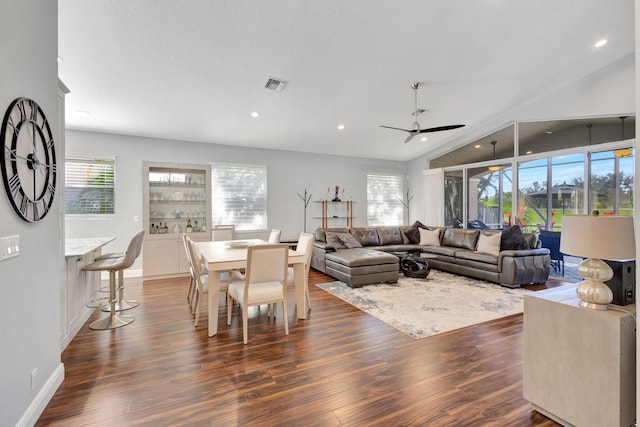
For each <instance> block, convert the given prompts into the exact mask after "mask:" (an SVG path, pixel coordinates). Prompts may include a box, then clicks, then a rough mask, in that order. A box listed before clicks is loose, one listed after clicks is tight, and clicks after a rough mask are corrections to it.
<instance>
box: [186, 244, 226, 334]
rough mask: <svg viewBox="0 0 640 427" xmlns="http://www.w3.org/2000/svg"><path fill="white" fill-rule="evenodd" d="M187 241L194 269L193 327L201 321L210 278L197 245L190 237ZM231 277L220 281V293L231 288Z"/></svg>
mask: <svg viewBox="0 0 640 427" xmlns="http://www.w3.org/2000/svg"><path fill="white" fill-rule="evenodd" d="M186 241H187V246H188V248H189V257H190V258H191V268H193V279H194V284H195V289H194V296H193V300H192V306H193V309H192V311H193V314H194V316H195V320H194V322H193V326H198V321H199V320H200V312H201V311H202V300H203V299H204V298H205V297H206V295H207V292H208V291H209V276H208V274H207V273H205V272H203V271H202V261H201V259H202V257H201V256H200V253H199V252H198V248H196V246H195V243H194V242H193V240H191V239H190V238H189V236H186ZM230 277H231V276H229V275H227V280H221V281H220V282H221V283H220V292H223V291H226V290H227V288H228V287H229V280H228V278H230Z"/></svg>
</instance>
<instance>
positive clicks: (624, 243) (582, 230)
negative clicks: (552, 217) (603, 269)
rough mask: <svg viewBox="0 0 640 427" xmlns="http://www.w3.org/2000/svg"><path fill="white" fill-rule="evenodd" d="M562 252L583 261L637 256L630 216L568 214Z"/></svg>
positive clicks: (561, 245) (563, 229)
mask: <svg viewBox="0 0 640 427" xmlns="http://www.w3.org/2000/svg"><path fill="white" fill-rule="evenodd" d="M560 251H561V252H563V253H565V254H567V255H575V256H579V257H583V258H596V259H610V260H623V259H634V258H635V257H636V243H635V234H634V229H633V218H632V217H630V216H595V215H565V216H564V217H563V218H562V234H561V237H560Z"/></svg>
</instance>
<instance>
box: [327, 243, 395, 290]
mask: <svg viewBox="0 0 640 427" xmlns="http://www.w3.org/2000/svg"><path fill="white" fill-rule="evenodd" d="M326 268H327V274H329V275H330V276H333V277H335V278H336V279H338V280H340V281H342V282H344V283H346V284H347V285H348V286H350V287H352V288H359V287H361V286H363V285H370V284H372V283H382V282H385V283H395V282H397V281H398V271H399V267H398V257H397V256H395V255H391V254H388V253H386V252H381V251H376V250H373V249H365V248H355V249H340V250H337V251H335V252H329V253H327V254H326Z"/></svg>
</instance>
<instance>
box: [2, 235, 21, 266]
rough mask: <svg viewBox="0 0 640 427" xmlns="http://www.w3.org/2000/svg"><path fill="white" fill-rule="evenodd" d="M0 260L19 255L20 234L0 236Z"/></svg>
mask: <svg viewBox="0 0 640 427" xmlns="http://www.w3.org/2000/svg"><path fill="white" fill-rule="evenodd" d="M0 249H1V250H2V252H1V253H0V261H3V260H5V259H9V258H13V257H17V256H18V255H20V236H6V237H0Z"/></svg>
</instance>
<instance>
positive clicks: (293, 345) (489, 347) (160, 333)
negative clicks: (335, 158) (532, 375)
mask: <svg viewBox="0 0 640 427" xmlns="http://www.w3.org/2000/svg"><path fill="white" fill-rule="evenodd" d="M331 280H333V279H331V278H330V277H329V276H326V275H324V274H322V273H320V272H317V271H314V270H312V271H311V274H310V283H311V284H312V285H311V286H310V291H311V298H312V302H313V306H312V310H311V311H310V314H309V317H308V319H306V320H297V319H296V318H295V306H294V301H295V298H294V294H293V289H291V290H290V292H289V308H288V314H289V328H290V335H289V336H285V335H284V326H283V324H282V316H278V317H277V318H276V319H275V320H273V318H271V319H268V318H267V316H266V310H265V309H262V310H259V311H258V310H254V311H253V312H252V313H251V318H250V320H249V344H247V345H244V344H243V343H242V326H241V322H240V318H239V315H238V314H237V313H236V315H235V316H234V319H233V322H232V325H231V326H229V327H227V326H226V308H224V303H223V299H221V300H220V302H221V305H220V313H219V316H220V318H219V322H220V323H221V325H222V327H221V328H220V329H221V330H220V332H219V333H218V335H217V336H215V337H212V338H209V337H207V329H206V328H207V322H206V319H207V314H206V308H205V313H204V314H203V316H202V318H201V321H200V324H199V326H198V327H194V326H193V316H192V315H191V314H190V312H189V308H188V306H187V303H186V291H187V281H186V280H183V279H173V280H162V281H146V282H142V281H140V280H138V281H135V280H131V281H130V283H129V284H128V286H127V289H126V296H127V298H132V299H138V300H139V301H141V305H140V307H138V308H136V309H134V310H131V314H133V315H134V316H135V317H136V320H135V322H133V323H132V324H130V325H128V326H125V327H123V328H118V329H115V330H112V331H92V330H90V329H89V328H88V326H87V325H88V323H89V322H90V321H92V320H95V319H96V318H98V317H101V316H103V315H104V314H103V313H98V312H96V313H94V315H93V317H92V318H91V319H90V320H89V322H87V325H85V327H84V328H83V329H82V330H81V331H80V332H79V333H78V335H77V336H76V337H75V338H74V340H73V341H72V342H71V343H70V344H69V346H68V347H67V349H66V350H65V351H64V352H63V354H62V361H63V363H64V365H65V380H64V382H63V384H62V385H61V387H60V388H59V390H58V391H57V392H56V393H55V395H54V396H53V398H52V400H51V402H50V403H49V405H48V406H47V408H46V409H45V411H44V413H43V414H42V416H41V417H40V420H39V421H38V423H37V425H38V426H105V425H121V426H130V425H148V426H164V425H171V426H180V425H184V426H214V425H215V426H236V425H280V426H300V425H305V426H339V425H345V426H356V425H357V426H367V425H385V426H387V425H429V426H452V425H455V426H515V425H517V426H556V425H558V424H556V423H555V422H553V421H552V420H550V419H548V418H546V417H544V416H543V415H540V414H538V413H537V412H535V411H532V409H531V406H530V404H529V403H528V402H527V401H525V400H524V399H523V397H522V360H523V355H522V315H521V314H520V315H514V316H509V317H506V318H503V319H498V320H495V321H491V322H487V323H483V324H480V325H475V326H471V327H468V328H463V329H460V330H457V331H452V332H449V333H445V334H441V335H436V336H434V337H430V338H425V339H422V340H414V339H412V338H409V337H407V336H405V335H404V334H402V333H400V332H398V331H396V330H395V329H393V328H391V327H390V326H388V325H386V324H384V323H382V322H381V321H379V320H377V319H375V318H373V317H371V316H369V315H367V314H365V313H364V312H362V311H360V310H358V309H356V308H355V307H353V306H351V305H349V304H347V303H345V302H343V301H342V300H340V299H338V298H336V297H334V296H333V295H331V294H329V293H328V292H324V291H322V290H321V289H319V288H317V287H316V286H313V284H317V283H322V282H326V281H331ZM559 283H560V282H554V281H550V282H549V283H548V284H547V286H556V285H558V284H559ZM542 287H544V286H535V287H532V289H539V288H542Z"/></svg>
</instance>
